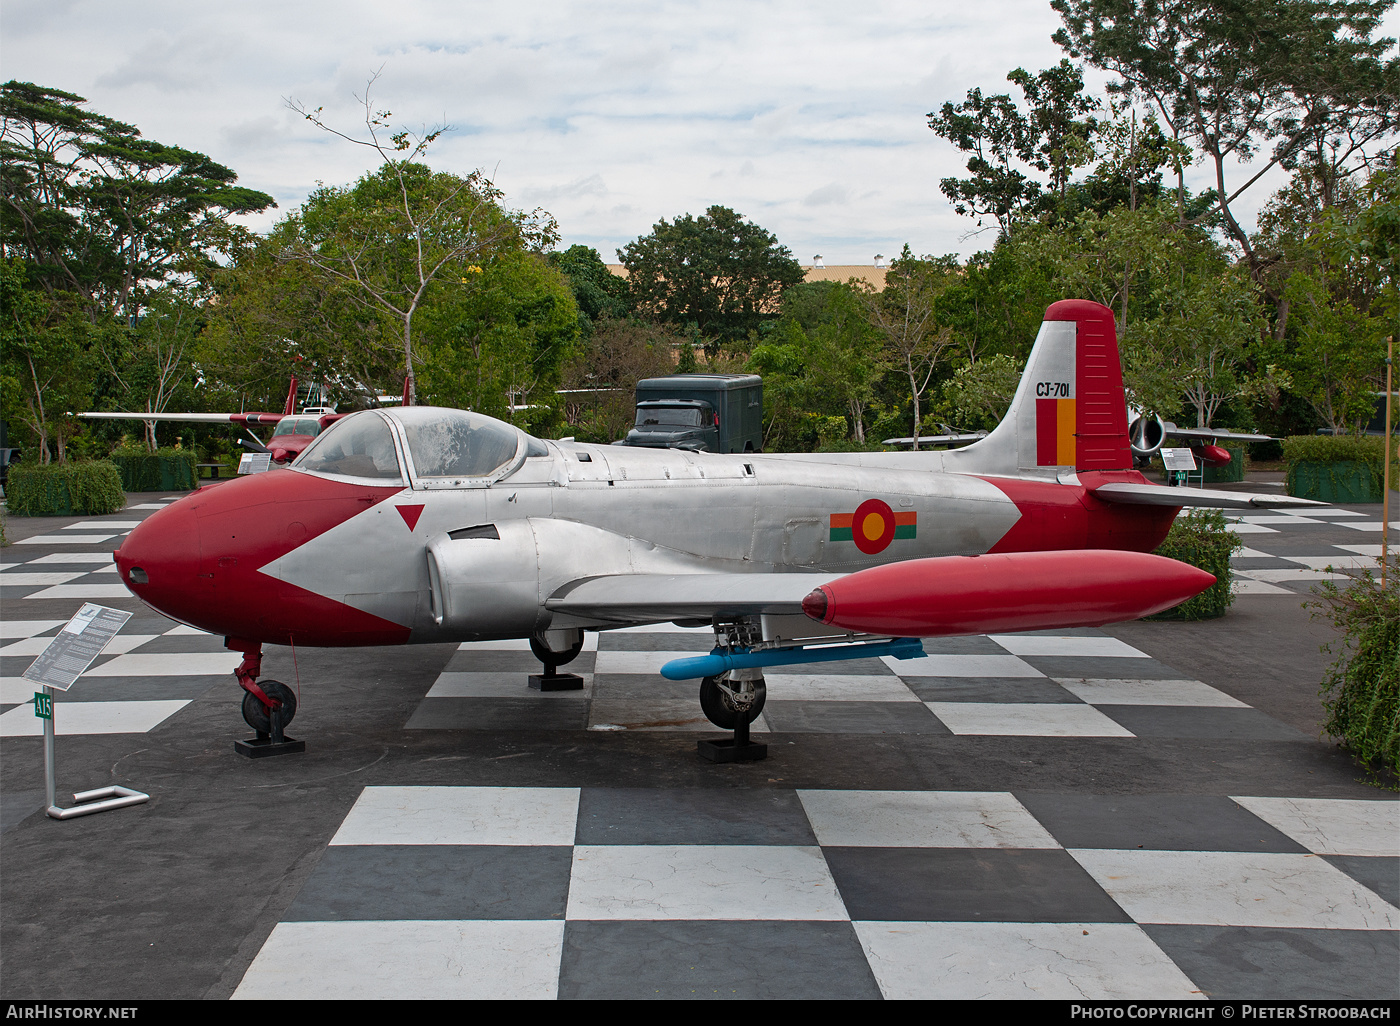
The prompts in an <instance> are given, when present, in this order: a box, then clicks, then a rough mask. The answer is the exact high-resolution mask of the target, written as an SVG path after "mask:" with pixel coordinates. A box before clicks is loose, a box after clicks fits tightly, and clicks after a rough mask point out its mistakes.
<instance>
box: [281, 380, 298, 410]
mask: <svg viewBox="0 0 1400 1026" xmlns="http://www.w3.org/2000/svg"><path fill="white" fill-rule="evenodd" d="M296 412H297V379H296V375H295V374H293V375H292V387H291V388H289V389H287V402H286V404H285V405H284V406H283V407H282V416H284V417H290V416H291V415H292V414H293V413H296Z"/></svg>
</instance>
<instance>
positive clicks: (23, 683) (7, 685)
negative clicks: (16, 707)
mask: <svg viewBox="0 0 1400 1026" xmlns="http://www.w3.org/2000/svg"><path fill="white" fill-rule="evenodd" d="M42 690H43V686H42V685H40V684H36V683H34V681H32V680H30V679H29V678H28V677H0V704H4V705H13V704H14V703H16V702H28V701H31V700H33V698H34V692H36V691H42Z"/></svg>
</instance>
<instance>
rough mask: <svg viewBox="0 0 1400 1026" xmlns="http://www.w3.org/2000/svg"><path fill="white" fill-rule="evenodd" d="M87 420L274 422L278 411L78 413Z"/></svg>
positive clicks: (276, 420) (280, 416)
mask: <svg viewBox="0 0 1400 1026" xmlns="http://www.w3.org/2000/svg"><path fill="white" fill-rule="evenodd" d="M78 416H79V417H86V418H87V419H88V420H178V421H185V422H188V423H195V424H276V423H277V422H278V421H279V420H281V419H282V417H283V414H280V413H105V412H97V411H92V412H89V413H80V414H78Z"/></svg>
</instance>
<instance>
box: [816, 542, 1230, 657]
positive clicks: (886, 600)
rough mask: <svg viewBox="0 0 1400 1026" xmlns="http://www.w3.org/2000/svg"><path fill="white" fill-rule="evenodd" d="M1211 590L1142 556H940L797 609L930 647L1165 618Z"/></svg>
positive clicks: (848, 585)
mask: <svg viewBox="0 0 1400 1026" xmlns="http://www.w3.org/2000/svg"><path fill="white" fill-rule="evenodd" d="M1214 583H1215V577H1214V576H1213V575H1212V574H1208V573H1206V572H1205V571H1204V570H1200V569H1197V568H1196V567H1194V566H1189V565H1187V564H1186V563H1178V562H1177V561H1176V560H1174V559H1167V558H1165V557H1163V556H1154V555H1151V554H1149V553H1146V552H1118V551H1109V550H1102V549H1087V550H1079V551H1073V552H1017V553H1004V554H993V555H985V556H941V557H938V558H934V559H911V560H908V561H906V562H903V563H889V564H887V565H885V566H877V567H872V568H871V569H869V570H861V571H859V572H858V573H854V574H850V575H849V576H847V577H843V578H841V579H840V580H837V581H833V582H832V583H831V584H825V585H822V587H820V588H818V589H817V590H816V591H814V592H813V593H812V594H811V595H809V596H808V597H807V599H806V601H804V602H803V604H802V608H803V610H804V611H805V612H806V613H807V615H808V616H811V617H813V618H814V619H819V620H821V621H822V622H823V623H829V624H834V625H835V626H837V627H841V628H844V629H846V630H855V631H862V632H865V633H868V634H888V635H891V636H894V637H904V638H929V637H940V636H945V635H955V634H986V633H991V632H996V631H1031V630H1054V629H1060V628H1067V627H1100V626H1102V625H1103V624H1106V623H1117V622H1119V621H1122V620H1136V619H1137V618H1139V617H1143V616H1150V615H1151V614H1153V613H1159V612H1161V611H1162V610H1164V609H1170V608H1171V607H1172V606H1175V605H1179V604H1180V603H1182V602H1184V601H1186V600H1187V599H1188V598H1191V597H1192V596H1194V595H1199V594H1200V593H1201V592H1202V591H1204V590H1205V589H1206V588H1208V587H1210V586H1211V585H1212V584H1214ZM819 614H820V615H819Z"/></svg>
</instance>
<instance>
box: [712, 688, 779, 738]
mask: <svg viewBox="0 0 1400 1026" xmlns="http://www.w3.org/2000/svg"><path fill="white" fill-rule="evenodd" d="M726 687H728V688H729V689H730V690H731V691H738V692H739V693H740V694H741V695H743V694H745V693H746V692H749V691H751V692H752V695H753V698H752V700H751V701H750V703H749V706H748V708H747V709H744V710H742V711H741V710H740V709H739V707H738V706H737V705H736V704H735V702H734V699H732V698H731V697H730V696H729V695H728V694H727V693H726V692H725V691H724V689H723V688H721V687H720V679H719V678H718V677H706V678H705V679H704V680H702V681H701V682H700V709H701V711H702V712H704V714H705V718H706V719H707V720H709V721H710V722H711V723H713V724H714V725H715V726H716V727H719V728H721V729H723V730H733V729H735V728H736V727H738V726H739V718H740V716H741V715H742V716H743V719H744V722H745V723H752V722H753V721H754V720H756V719H758V714H759V713H761V712H763V703H764V702H766V701H767V700H768V685H767V684H765V683H764V681H763V678H762V677H759V678H758V679H757V680H731V681H727V682H726Z"/></svg>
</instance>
